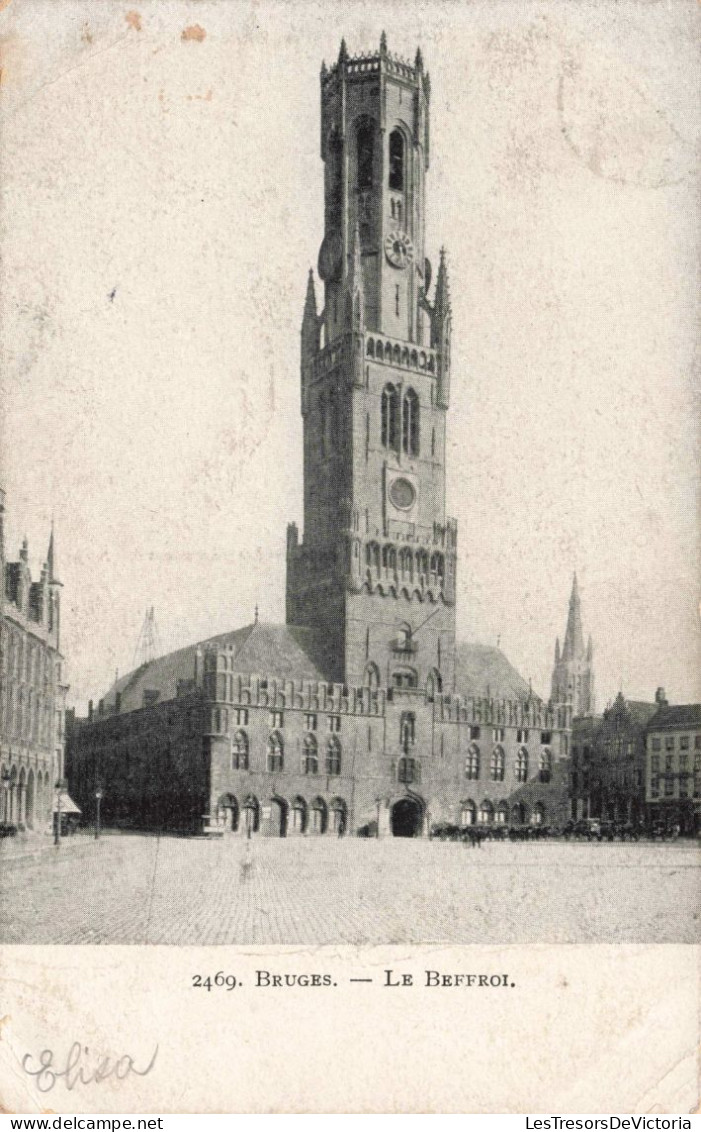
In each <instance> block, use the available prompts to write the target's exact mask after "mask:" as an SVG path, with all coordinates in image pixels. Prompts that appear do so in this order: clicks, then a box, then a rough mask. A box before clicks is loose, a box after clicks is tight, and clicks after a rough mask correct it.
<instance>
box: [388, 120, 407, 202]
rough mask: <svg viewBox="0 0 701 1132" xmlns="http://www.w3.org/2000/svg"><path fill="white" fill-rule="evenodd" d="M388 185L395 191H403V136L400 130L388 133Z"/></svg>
mask: <svg viewBox="0 0 701 1132" xmlns="http://www.w3.org/2000/svg"><path fill="white" fill-rule="evenodd" d="M389 187H390V189H393V190H394V191H395V192H399V193H401V192H403V191H404V138H403V137H402V134H401V131H400V130H392V133H391V134H390V135H389Z"/></svg>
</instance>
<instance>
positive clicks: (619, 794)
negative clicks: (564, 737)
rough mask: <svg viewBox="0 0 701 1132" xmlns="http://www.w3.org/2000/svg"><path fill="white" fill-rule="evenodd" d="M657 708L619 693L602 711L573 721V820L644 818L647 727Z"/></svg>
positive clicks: (633, 819) (623, 821) (625, 820)
mask: <svg viewBox="0 0 701 1132" xmlns="http://www.w3.org/2000/svg"><path fill="white" fill-rule="evenodd" d="M656 710H657V705H656V704H655V703H645V702H643V701H640V700H626V699H625V698H624V696H623V694H622V693H620V692H619V694H618V696H617V697H616V699H615V701H614V703H613V704H612V705H611V707H609V708H607V709H606V710H605V711H604V713H603V714H602V715H599V716H595V715H588V716H580V717H579V718H575V719H574V720H573V723H572V760H571V767H570V796H571V799H572V812H571V816H572V818H574V819H575V820H576V819H578V818H589V817H592V818H603V819H604V820H606V821H614V822H621V823H626V822H633V823H634V824H636V825H637V824H639V823H640V822H643V821H645V820H646V817H647V814H646V807H645V750H646V734H647V730H646V729H647V725H648V721H649V720H650V719H651V717H652V716H653V715H654V714H655V712H656Z"/></svg>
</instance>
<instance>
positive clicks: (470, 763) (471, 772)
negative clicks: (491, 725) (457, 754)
mask: <svg viewBox="0 0 701 1132" xmlns="http://www.w3.org/2000/svg"><path fill="white" fill-rule="evenodd" d="M479 776H480V749H479V747H478V746H477V744H476V743H471V744H470V746H469V747H468V750H467V757H466V759H465V778H470V779H475V778H479Z"/></svg>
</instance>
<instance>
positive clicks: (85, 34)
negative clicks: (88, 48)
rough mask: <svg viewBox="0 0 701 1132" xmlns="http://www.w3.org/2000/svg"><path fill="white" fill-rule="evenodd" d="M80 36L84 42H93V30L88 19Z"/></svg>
mask: <svg viewBox="0 0 701 1132" xmlns="http://www.w3.org/2000/svg"><path fill="white" fill-rule="evenodd" d="M80 38H81V39H82V41H83V43H92V32H91V31H90V24H89V23H88V21H87V20H86V21H85V23H84V24H83V30H82V31H81V33H80Z"/></svg>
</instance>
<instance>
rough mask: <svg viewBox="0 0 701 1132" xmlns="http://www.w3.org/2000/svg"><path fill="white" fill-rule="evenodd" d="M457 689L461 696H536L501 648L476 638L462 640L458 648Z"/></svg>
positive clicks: (503, 698) (515, 697) (500, 697)
mask: <svg viewBox="0 0 701 1132" xmlns="http://www.w3.org/2000/svg"><path fill="white" fill-rule="evenodd" d="M455 691H456V692H457V694H458V695H460V696H492V697H493V698H494V699H497V700H527V699H528V698H529V697H531V698H532V696H533V693H532V692H531V689H530V688H529V686H528V684H527V683H526V681H525V680H524V679H523V677H522V676H520V675H519V673H518V672H517V671H516V669H515V668H514V667H513V665H512V664H510V663H509V661H508V660H507V659H506V657H505V656H504V654H503V652H502V651H501V649H498V648H495V647H494V646H493V645H479V644H477V643H476V642H474V641H470V642H461V643H459V644H458V645H457V648H456V650H455Z"/></svg>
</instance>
